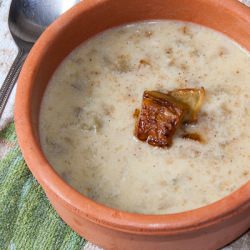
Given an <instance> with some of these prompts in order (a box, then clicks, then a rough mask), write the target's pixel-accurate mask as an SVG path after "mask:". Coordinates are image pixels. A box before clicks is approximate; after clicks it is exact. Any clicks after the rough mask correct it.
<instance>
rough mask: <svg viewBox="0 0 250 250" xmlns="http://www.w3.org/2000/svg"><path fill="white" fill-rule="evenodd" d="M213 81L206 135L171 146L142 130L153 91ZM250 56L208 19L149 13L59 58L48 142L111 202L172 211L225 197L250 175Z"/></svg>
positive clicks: (200, 126) (87, 186)
mask: <svg viewBox="0 0 250 250" xmlns="http://www.w3.org/2000/svg"><path fill="white" fill-rule="evenodd" d="M198 87H204V88H205V90H206V97H205V101H204V104H203V106H202V108H201V111H200V113H199V117H198V122H197V124H194V125H190V126H187V127H186V130H187V131H188V132H190V133H199V134H200V135H201V136H202V138H203V140H204V142H203V143H200V142H197V141H193V140H189V139H183V138H181V137H180V136H178V132H177V134H176V135H175V136H174V138H173V144H172V146H171V147H169V148H159V147H152V146H151V145H148V144H147V143H146V142H142V141H139V140H137V139H136V138H135V136H134V127H135V118H134V117H133V113H134V111H135V109H137V108H140V107H141V101H142V95H143V92H144V91H145V90H158V91H161V92H164V91H169V90H173V89H176V88H198ZM249 96H250V55H249V52H247V51H246V50H244V49H242V48H241V47H240V46H239V45H237V44H236V43H235V42H233V41H231V40H230V39H229V38H227V37H225V36H224V35H222V34H220V33H217V32H215V31H213V30H210V29H208V28H205V27H202V26H199V25H195V24H191V23H185V22H179V21H155V22H142V23H135V24H132V25H127V26H122V27H118V28H114V29H111V30H108V31H105V32H103V33H101V34H99V35H97V36H95V37H93V38H91V39H89V40H88V41H87V42H84V43H83V44H82V45H80V46H79V47H78V48H76V49H75V50H74V51H73V52H72V53H71V54H70V55H69V56H68V57H67V58H66V59H65V60H64V61H63V62H62V63H61V65H60V66H59V67H58V69H57V70H56V72H55V73H54V75H53V77H52V78H51V80H50V82H49V84H48V87H47V89H46V92H45V95H44V98H43V101H42V105H41V113H40V139H41V145H42V149H43V151H44V153H45V155H46V157H47V159H48V161H49V162H50V163H51V165H52V166H53V167H54V168H55V170H56V171H57V173H58V174H59V175H60V176H61V177H62V178H63V179H64V180H65V181H66V182H67V183H69V184H70V185H71V186H72V187H74V188H75V189H76V190H78V191H79V192H81V193H82V194H84V195H86V196H87V197H89V198H91V199H93V200H95V201H97V202H99V203H102V204H105V205H106V206H108V207H112V208H117V209H120V210H123V211H128V212H135V213H143V214H167V213H176V212H182V211H186V210H190V209H195V208H198V207H201V206H204V205H207V204H210V203H212V202H215V201H217V200H219V199H221V198H223V197H225V196H227V195H228V194H230V193H232V192H233V191H235V190H236V189H237V188H239V187H240V186H242V185H243V184H245V183H246V182H247V181H249V180H250V164H249V161H250V127H249V124H250V98H249Z"/></svg>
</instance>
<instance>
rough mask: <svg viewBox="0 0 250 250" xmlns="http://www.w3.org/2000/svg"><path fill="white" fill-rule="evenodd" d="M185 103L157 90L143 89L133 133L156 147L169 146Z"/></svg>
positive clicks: (184, 109)
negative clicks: (139, 110)
mask: <svg viewBox="0 0 250 250" xmlns="http://www.w3.org/2000/svg"><path fill="white" fill-rule="evenodd" d="M187 110H188V106H187V105H186V104H183V103H180V102H178V101H176V100H175V99H174V98H173V97H171V96H169V95H167V94H163V93H161V92H157V91H145V92H144V94H143V101H142V108H141V112H140V114H139V117H138V120H137V124H136V128H135V135H136V137H137V138H138V139H139V140H141V141H147V143H148V144H150V145H152V146H158V147H169V146H171V144H172V137H173V135H174V133H175V131H176V129H177V128H178V127H179V125H180V123H181V122H182V119H183V117H184V115H185V113H186V112H187Z"/></svg>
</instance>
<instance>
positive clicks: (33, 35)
mask: <svg viewBox="0 0 250 250" xmlns="http://www.w3.org/2000/svg"><path fill="white" fill-rule="evenodd" d="M79 1H80V0H53V1H50V0H42V1H40V0H12V2H11V6H10V11H9V19H8V23H9V30H10V33H11V35H12V37H13V39H14V41H15V43H16V45H17V47H18V54H17V56H16V59H15V61H14V62H13V64H12V66H11V68H10V70H9V73H8V75H7V77H6V79H5V81H4V83H3V85H2V87H1V89H0V117H1V116H2V114H3V111H4V108H5V106H6V104H7V101H8V98H9V96H10V94H11V91H12V89H13V87H14V85H15V83H16V80H17V77H18V75H19V73H20V71H21V68H22V65H23V63H24V61H25V58H26V57H27V55H28V53H29V51H30V49H31V48H32V46H33V45H34V43H35V42H36V41H37V39H38V38H39V37H40V35H41V34H42V33H43V31H44V30H45V29H46V27H47V26H48V25H49V24H51V23H52V22H53V21H54V20H55V19H56V18H57V17H58V16H60V15H61V14H62V13H64V12H65V11H66V10H68V9H70V8H71V7H72V6H74V5H75V4H76V3H78V2H79Z"/></svg>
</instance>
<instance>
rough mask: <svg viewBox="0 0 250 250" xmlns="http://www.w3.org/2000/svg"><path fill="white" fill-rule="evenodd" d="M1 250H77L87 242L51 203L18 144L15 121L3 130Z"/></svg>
mask: <svg viewBox="0 0 250 250" xmlns="http://www.w3.org/2000/svg"><path fill="white" fill-rule="evenodd" d="M0 143H1V145H0V146H1V147H3V148H5V149H6V150H5V152H4V157H2V159H1V160H0V250H7V249H10V250H19V249H20V250H29V249H31V250H36V249H41V250H45V249H46V250H50V249H51V250H52V249H53V250H54V249H55V250H64V249H67V250H71V249H72V250H73V249H74V250H75V249H76V250H78V249H82V248H83V246H84V245H85V243H86V241H85V240H84V239H82V238H81V237H80V236H79V235H77V234H76V233H75V232H73V231H72V230H71V229H70V228H69V227H68V226H67V225H66V224H65V223H64V222H63V221H62V220H61V219H60V218H59V216H58V215H57V213H56V212H55V210H54V209H53V208H52V206H51V205H50V203H49V201H48V199H47V198H46V196H45V194H44V192H43V190H42V188H41V186H40V185H39V184H38V183H37V181H36V180H35V179H34V177H33V176H32V174H31V172H30V171H29V169H28V168H27V165H26V164H25V161H24V159H23V157H22V154H21V151H20V148H19V147H18V144H17V138H16V133H15V127H14V123H11V124H9V125H8V126H7V127H6V128H5V129H4V130H3V131H1V132H0Z"/></svg>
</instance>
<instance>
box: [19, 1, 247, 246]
mask: <svg viewBox="0 0 250 250" xmlns="http://www.w3.org/2000/svg"><path fill="white" fill-rule="evenodd" d="M148 19H151V20H152V19H177V20H184V21H191V22H194V23H198V24H201V25H205V26H207V27H210V28H213V29H215V30H218V31H220V32H223V33H225V34H226V35H228V36H230V37H231V38H232V39H234V40H235V41H237V42H238V43H239V44H241V45H242V46H244V47H245V48H246V49H248V50H250V9H248V8H247V7H245V6H243V5H242V4H240V3H239V2H238V1H236V0H226V1H218V0H192V1H190V0H85V1H84V2H82V3H80V4H78V5H77V6H76V7H74V8H73V9H72V10H70V11H69V12H67V13H66V14H64V15H63V16H62V17H60V18H59V19H58V20H57V21H56V22H55V23H53V24H52V25H51V26H50V27H49V28H48V29H47V30H46V31H45V32H44V34H43V35H42V37H41V38H40V39H39V41H38V42H37V43H36V45H35V46H34V48H33V49H32V51H31V53H30V55H29V56H28V59H27V61H26V62H25V65H24V67H23V70H22V72H21V75H20V78H19V83H18V89H17V96H16V106H15V124H16V130H17V135H18V141H19V144H20V147H21V150H22V153H23V156H24V158H25V160H26V162H27V164H28V166H29V168H30V170H31V172H32V173H33V175H34V176H35V177H36V179H37V180H38V182H39V183H40V184H41V185H42V187H43V189H44V190H45V192H46V195H47V196H48V198H49V200H50V201H51V203H52V205H53V206H54V208H55V209H56V211H57V212H58V214H59V215H60V216H61V217H62V219H63V220H64V221H65V222H66V223H67V224H68V225H69V226H70V227H71V228H73V229H74V230H75V231H76V232H77V233H79V234H80V235H81V236H83V237H84V238H86V239H88V240H90V241H92V242H94V243H96V244H97V245H99V246H101V247H104V248H105V249H136V250H137V249H138V250H139V249H171V250H172V249H181V250H183V249H185V250H188V249H190V250H194V249H199V250H200V249H216V248H219V247H222V246H224V245H225V244H227V243H229V242H230V241H232V240H233V239H235V238H236V237H238V236H240V235H241V234H242V233H243V232H244V231H246V230H247V229H248V228H249V227H250V182H248V183H247V184H246V185H244V186H243V187H241V188H240V189H238V190H237V191H236V192H234V193H232V194H231V195H229V196H227V197H226V198H224V199H222V200H220V201H218V202H215V203H213V204H211V205H208V206H205V207H202V208H199V209H195V210H191V211H188V212H183V213H178V214H169V215H140V214H132V213H126V212H121V211H118V210H115V209H111V208H108V207H105V206H104V205H100V204H97V203H96V202H94V201H92V200H90V199H88V198H87V197H85V196H83V195H81V194H80V193H78V192H77V191H76V190H74V189H73V188H72V187H70V186H69V185H68V184H67V183H66V182H64V181H63V180H62V179H61V178H60V176H58V174H57V173H56V172H55V171H54V170H53V168H52V166H50V164H49V163H48V161H47V160H46V158H45V156H44V154H43V152H42V150H41V147H40V143H39V135H38V117H39V109H40V104H41V100H42V97H43V94H44V90H45V88H46V86H47V84H48V81H49V79H50V77H51V76H52V74H53V72H54V71H55V69H56V68H57V66H58V65H59V64H60V62H61V61H62V60H63V59H64V58H65V57H66V56H67V55H68V54H69V53H70V52H71V51H72V50H73V49H74V48H75V47H76V46H78V45H79V44H80V43H82V42H83V41H85V40H86V39H88V38H89V37H91V36H93V35H95V34H97V33H98V32H101V31H103V30H105V29H107V28H111V27H114V26H117V25H121V24H125V23H130V22H136V21H141V20H148ZM204 49H205V48H204Z"/></svg>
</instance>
